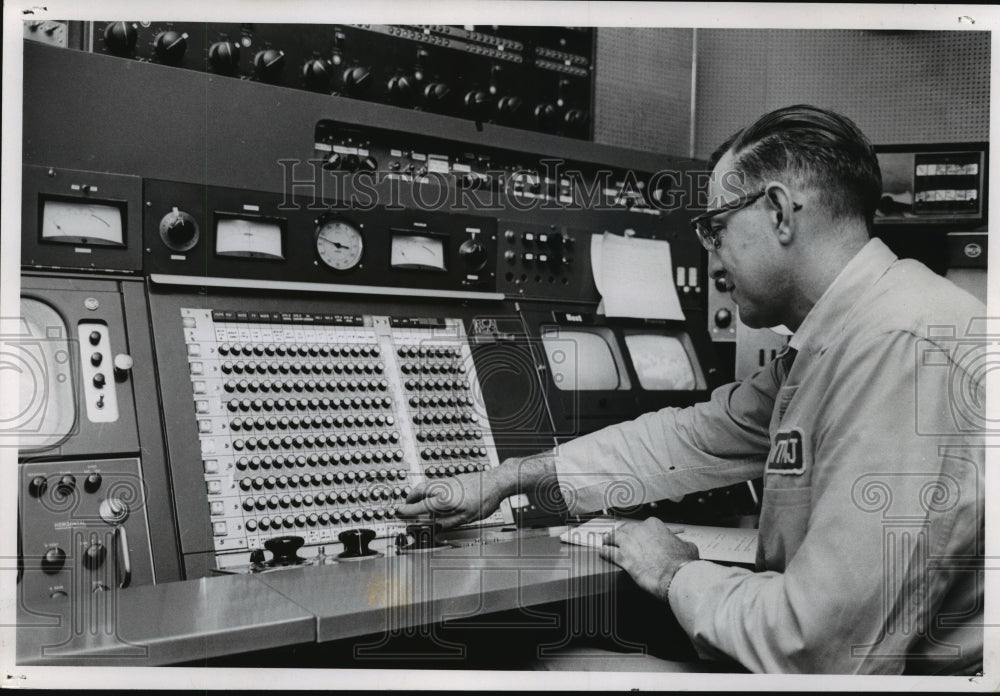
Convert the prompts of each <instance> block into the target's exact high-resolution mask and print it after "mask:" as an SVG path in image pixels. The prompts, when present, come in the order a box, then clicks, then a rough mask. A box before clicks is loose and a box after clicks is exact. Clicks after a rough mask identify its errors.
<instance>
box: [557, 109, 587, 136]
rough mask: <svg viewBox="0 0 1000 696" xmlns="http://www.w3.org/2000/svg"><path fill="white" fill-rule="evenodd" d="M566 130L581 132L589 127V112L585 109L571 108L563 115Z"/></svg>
mask: <svg viewBox="0 0 1000 696" xmlns="http://www.w3.org/2000/svg"><path fill="white" fill-rule="evenodd" d="M563 123H564V124H565V125H566V130H568V131H569V132H571V133H581V132H583V131H585V130H586V129H587V112H586V111H584V110H583V109H569V110H567V111H566V114H565V115H564V116H563Z"/></svg>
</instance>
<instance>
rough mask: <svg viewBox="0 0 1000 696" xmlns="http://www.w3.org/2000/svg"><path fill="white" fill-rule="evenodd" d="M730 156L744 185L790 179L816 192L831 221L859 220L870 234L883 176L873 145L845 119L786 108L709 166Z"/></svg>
mask: <svg viewBox="0 0 1000 696" xmlns="http://www.w3.org/2000/svg"><path fill="white" fill-rule="evenodd" d="M730 150H732V152H733V157H734V159H735V167H736V169H737V170H738V172H739V173H741V174H742V175H743V176H744V177H745V182H746V183H747V184H749V183H753V184H763V183H764V182H765V181H766V180H768V179H772V178H773V179H777V180H779V181H780V180H781V178H782V176H783V175H787V174H788V173H789V172H790V173H793V174H794V175H795V176H797V177H798V179H799V181H801V182H802V183H803V184H805V185H811V186H813V187H814V188H815V189H816V190H817V191H819V194H820V196H821V200H822V201H823V202H824V203H825V204H826V206H827V208H828V210H829V212H830V215H831V216H833V217H834V218H844V217H847V218H856V217H863V218H864V220H865V224H866V225H867V227H868V230H869V231H871V226H872V219H873V218H874V216H875V208H876V206H877V205H878V202H879V198H880V197H881V195H882V173H881V171H880V170H879V166H878V159H877V158H876V157H875V149H874V148H873V147H872V144H871V142H869V140H868V138H866V137H865V134H864V133H862V132H861V129H859V128H858V127H857V125H855V123H854V122H853V121H852V120H851V119H849V118H847V117H846V116H841V115H840V114H837V113H834V112H833V111H828V110H826V109H820V108H817V107H815V106H809V105H807V104H796V105H795V106H786V107H784V108H782V109H777V110H776V111H772V112H770V113H768V114H764V115H763V116H761V117H760V118H759V119H757V120H756V121H755V122H754V123H752V124H751V125H749V126H747V127H746V128H743V129H742V130H739V131H737V132H736V133H734V134H733V135H732V136H730V137H729V138H728V139H727V140H726V142H724V143H723V144H722V145H720V146H719V148H718V149H717V150H716V151H715V152H713V153H712V157H711V158H710V165H711V166H712V167H713V168H714V167H715V165H716V164H718V162H719V160H720V159H722V157H723V155H725V154H726V153H727V152H729V151H730Z"/></svg>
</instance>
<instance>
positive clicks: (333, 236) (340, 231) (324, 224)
mask: <svg viewBox="0 0 1000 696" xmlns="http://www.w3.org/2000/svg"><path fill="white" fill-rule="evenodd" d="M364 248H365V242H364V238H363V237H362V236H361V230H360V229H359V228H358V227H356V226H354V225H352V224H351V223H349V222H347V221H345V220H341V219H327V220H321V221H320V223H319V227H317V228H316V253H317V254H318V255H319V259H320V261H322V262H323V263H324V264H326V265H327V266H328V267H330V268H332V269H334V270H335V271H349V270H351V269H352V268H354V267H356V266H357V265H358V264H359V263H361V254H362V252H363V251H364Z"/></svg>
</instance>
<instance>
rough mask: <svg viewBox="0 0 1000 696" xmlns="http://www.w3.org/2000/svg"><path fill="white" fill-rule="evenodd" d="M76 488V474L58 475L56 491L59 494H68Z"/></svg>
mask: <svg viewBox="0 0 1000 696" xmlns="http://www.w3.org/2000/svg"><path fill="white" fill-rule="evenodd" d="M74 490H76V476H74V475H73V474H64V475H62V476H60V477H59V483H58V484H56V492H57V493H59V495H63V496H66V495H70V494H72V493H73V491H74Z"/></svg>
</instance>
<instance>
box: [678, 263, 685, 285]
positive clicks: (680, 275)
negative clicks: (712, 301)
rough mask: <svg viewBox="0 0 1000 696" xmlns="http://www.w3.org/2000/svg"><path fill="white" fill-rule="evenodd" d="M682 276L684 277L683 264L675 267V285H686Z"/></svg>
mask: <svg viewBox="0 0 1000 696" xmlns="http://www.w3.org/2000/svg"><path fill="white" fill-rule="evenodd" d="M684 277H685V273H684V267H683V266H678V267H677V287H684V286H685V285H687V283H685V282H684Z"/></svg>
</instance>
